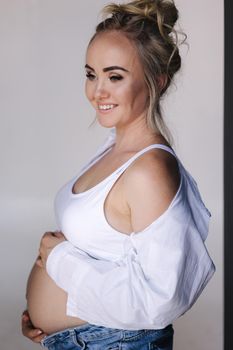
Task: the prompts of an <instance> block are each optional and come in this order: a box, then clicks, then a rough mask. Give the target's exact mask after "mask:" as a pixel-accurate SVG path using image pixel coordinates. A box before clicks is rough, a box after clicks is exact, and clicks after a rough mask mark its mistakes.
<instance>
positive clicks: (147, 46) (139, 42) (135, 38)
mask: <svg viewBox="0 0 233 350" xmlns="http://www.w3.org/2000/svg"><path fill="white" fill-rule="evenodd" d="M102 13H103V16H104V18H105V19H104V20H103V21H102V22H100V23H99V24H98V25H97V27H96V32H95V34H94V36H93V37H92V38H91V40H90V42H89V45H90V43H91V42H92V41H93V40H94V39H95V37H96V36H97V35H99V34H100V33H103V32H107V31H112V30H116V31H120V32H122V33H123V34H124V35H125V36H126V37H127V38H128V39H129V40H130V41H131V42H132V43H134V45H135V48H136V50H137V53H138V56H139V59H140V61H141V64H142V68H143V71H144V76H145V82H146V84H147V87H148V91H149V106H148V111H147V124H148V126H149V127H150V128H151V129H152V130H154V131H155V132H157V131H159V132H160V133H161V134H162V135H163V136H164V137H165V138H166V139H167V141H168V142H170V143H171V142H172V137H171V134H170V132H169V130H168V128H167V126H166V124H165V122H164V120H163V117H162V112H161V107H160V98H161V96H162V95H163V94H164V93H165V91H166V90H167V88H168V87H169V86H170V83H171V81H172V79H173V76H174V74H175V73H176V72H177V71H178V70H179V69H180V66H181V58H180V54H179V48H178V32H177V31H176V30H175V29H174V25H175V23H176V21H177V19H178V10H177V8H176V6H175V4H174V1H173V0H138V1H132V2H129V3H125V4H115V3H111V4H109V5H106V6H105V7H104V8H103V10H102ZM184 36H185V35H184ZM185 38H186V36H185ZM184 40H185V39H184ZM184 40H183V41H184ZM161 78H162V81H163V84H162V86H161Z"/></svg>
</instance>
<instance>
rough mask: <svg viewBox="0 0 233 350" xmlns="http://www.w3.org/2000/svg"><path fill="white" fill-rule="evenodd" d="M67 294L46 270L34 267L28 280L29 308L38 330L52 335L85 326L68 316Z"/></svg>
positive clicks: (80, 321) (83, 322) (79, 320)
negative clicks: (70, 328)
mask: <svg viewBox="0 0 233 350" xmlns="http://www.w3.org/2000/svg"><path fill="white" fill-rule="evenodd" d="M66 301H67V294H66V292H65V291H64V290H62V289H61V288H59V287H58V286H57V285H56V284H55V283H54V282H53V280H52V279H51V278H50V277H49V275H48V274H47V272H46V270H45V269H42V268H40V267H38V266H37V265H34V266H33V268H32V271H31V273H30V275H29V278H28V285H27V307H28V312H29V315H30V318H31V321H32V323H33V325H34V327H36V328H40V329H42V330H43V331H44V332H45V333H47V334H51V333H54V332H57V331H60V330H63V329H66V328H69V327H74V326H79V325H82V324H85V323H86V321H83V320H81V319H79V318H76V317H70V316H66Z"/></svg>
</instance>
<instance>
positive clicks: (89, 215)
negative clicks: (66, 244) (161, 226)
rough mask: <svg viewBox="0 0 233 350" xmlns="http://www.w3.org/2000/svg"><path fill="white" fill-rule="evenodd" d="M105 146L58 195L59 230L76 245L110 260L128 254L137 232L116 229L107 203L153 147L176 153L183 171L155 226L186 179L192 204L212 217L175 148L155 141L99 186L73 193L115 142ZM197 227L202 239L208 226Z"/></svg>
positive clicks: (178, 196) (176, 201) (174, 202)
mask: <svg viewBox="0 0 233 350" xmlns="http://www.w3.org/2000/svg"><path fill="white" fill-rule="evenodd" d="M106 146H107V148H106ZM106 146H105V147H104V148H105V149H104V150H103V149H102V148H101V150H100V152H98V153H97V155H96V156H95V157H94V158H93V159H91V161H90V162H89V163H88V164H87V165H86V166H84V167H83V169H82V170H81V171H80V173H79V174H78V175H77V176H76V177H75V178H73V179H72V180H71V181H69V182H68V183H67V184H66V185H65V186H64V187H63V188H62V189H61V190H60V191H59V193H58V194H57V196H56V200H55V212H56V217H57V222H58V226H59V229H60V230H61V231H62V232H63V233H64V234H65V236H66V238H67V240H68V241H70V242H71V243H72V244H73V245H74V246H76V247H79V248H80V249H83V250H84V251H85V252H87V253H89V254H91V255H92V256H96V257H101V258H106V259H111V260H112V259H119V258H121V257H122V255H123V254H125V253H126V251H125V250H126V249H127V240H129V238H130V236H131V235H133V234H134V232H132V233H131V234H130V235H127V234H125V233H123V232H120V231H118V230H117V229H115V228H113V227H112V226H111V225H110V224H109V223H108V221H107V220H106V217H105V212H104V202H105V199H106V198H107V196H108V194H109V192H110V190H111V188H112V187H113V185H114V184H115V182H116V181H117V179H118V178H119V177H120V176H121V175H122V173H123V172H124V171H125V170H126V169H127V168H128V167H129V166H130V165H131V164H132V163H133V162H134V161H135V160H136V159H138V158H139V157H140V156H142V155H143V154H145V153H146V152H148V151H150V150H152V149H162V150H165V151H167V152H169V153H171V154H172V155H174V156H175V157H176V159H177V161H178V165H179V170H180V185H179V188H178V191H177V193H176V195H175V196H174V198H173V200H172V201H171V203H170V205H169V207H168V208H167V209H166V211H165V212H164V213H163V214H162V215H161V216H160V217H159V218H158V219H157V220H155V221H154V222H153V225H155V223H159V222H160V221H161V220H165V218H166V217H168V216H169V212H170V210H171V209H172V208H173V207H175V206H177V205H178V204H179V202H180V199H181V197H182V196H183V194H182V193H184V192H185V189H186V188H187V186H186V185H185V184H184V182H185V181H188V183H189V185H190V186H191V188H190V189H191V190H192V196H193V198H192V202H193V205H194V206H199V207H200V210H203V211H204V212H205V213H206V215H207V216H208V217H209V215H210V214H209V212H208V210H207V209H206V208H205V206H204V204H203V203H202V200H201V198H200V195H199V192H198V190H197V188H196V185H195V182H194V180H193V179H192V178H191V176H190V175H188V174H187V173H186V171H185V169H184V168H183V166H182V164H181V163H180V161H179V159H178V158H177V156H176V154H175V152H174V150H173V149H171V148H170V147H168V146H165V145H162V144H152V145H150V146H148V147H146V148H144V149H142V150H141V151H139V152H137V153H136V154H135V155H134V156H133V157H131V158H130V159H129V160H128V161H126V162H125V163H124V164H122V165H121V166H120V167H119V168H117V169H116V170H115V171H114V172H113V173H112V174H110V175H109V176H107V177H106V178H105V179H104V180H103V181H101V182H100V183H98V184H97V185H95V186H93V187H92V188H90V189H88V190H86V191H84V192H81V193H77V194H76V193H73V187H74V184H75V182H76V181H77V180H78V178H79V177H80V176H81V175H82V174H84V173H85V172H86V171H87V170H88V169H89V168H91V167H92V166H93V165H94V164H95V163H96V162H98V161H99V160H100V159H101V158H102V157H103V156H104V155H105V154H107V153H108V152H109V151H110V149H111V147H112V144H110V145H108V144H107V145H106ZM99 153H100V154H99ZM196 201H198V203H197V204H195V202H196ZM200 204H201V205H200ZM149 226H150V225H149ZM198 226H200V232H201V233H202V232H203V239H205V237H204V235H205V234H204V231H206V227H204V229H203V228H202V227H201V226H202V225H199V223H198ZM146 229H147V228H145V230H146Z"/></svg>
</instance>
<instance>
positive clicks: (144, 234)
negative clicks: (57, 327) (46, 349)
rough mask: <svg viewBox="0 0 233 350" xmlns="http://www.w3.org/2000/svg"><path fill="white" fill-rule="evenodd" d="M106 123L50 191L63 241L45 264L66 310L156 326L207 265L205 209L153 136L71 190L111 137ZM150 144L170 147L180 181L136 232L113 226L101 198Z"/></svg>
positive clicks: (183, 303) (129, 325) (171, 315)
mask: <svg viewBox="0 0 233 350" xmlns="http://www.w3.org/2000/svg"><path fill="white" fill-rule="evenodd" d="M114 138H115V133H114V130H113V131H111V132H110V135H109V137H108V138H107V140H106V142H105V143H104V145H103V146H101V147H100V148H99V149H98V151H97V153H96V155H95V156H94V157H93V158H92V159H91V161H90V162H88V164H87V165H86V166H85V167H83V169H82V170H81V172H80V173H79V175H78V176H76V177H75V178H73V179H72V180H71V181H70V182H68V183H67V184H66V185H65V186H64V187H63V188H62V189H61V190H60V191H59V192H58V194H57V196H56V201H55V210H56V216H57V222H58V226H59V229H60V230H61V231H62V232H63V233H64V234H65V236H66V239H67V241H65V242H62V243H60V244H59V245H57V246H56V247H55V248H54V249H53V250H52V252H51V253H50V255H49V257H48V260H47V266H46V268H47V272H48V274H49V275H50V277H51V278H52V279H53V280H54V281H55V282H56V283H57V285H58V286H59V287H61V288H62V289H64V290H65V291H66V292H67V294H68V299H67V315H69V316H74V317H79V318H81V319H83V320H85V321H87V322H89V323H92V324H96V325H99V326H105V327H109V328H118V329H128V330H138V329H161V328H164V327H166V326H167V325H168V324H170V323H172V322H173V321H174V320H175V319H177V318H178V317H179V316H181V315H182V314H184V313H185V312H186V311H187V310H188V309H189V308H190V307H191V306H192V305H193V304H194V302H195V301H196V300H197V298H198V297H199V295H200V294H201V292H202V290H203V289H204V287H205V286H206V284H207V282H208V281H209V280H210V278H211V277H212V275H213V273H214V271H215V267H214V264H213V262H212V260H211V259H210V257H209V254H208V252H207V250H206V247H205V244H204V241H205V239H206V237H207V234H208V225H209V219H210V213H209V211H208V209H207V208H206V207H205V205H204V203H203V201H202V199H201V196H200V193H199V191H198V188H197V184H196V182H195V181H194V179H193V178H192V176H191V175H190V174H189V173H188V172H187V170H186V169H185V168H184V167H183V165H182V164H181V162H180V161H179V159H178V158H177V156H176V154H175V152H174V151H173V150H172V149H171V148H169V147H166V146H164V145H160V144H154V145H151V146H149V147H146V148H145V149H143V150H141V151H140V152H138V153H137V154H135V155H134V156H133V157H132V158H130V159H129V160H128V161H127V162H126V163H124V164H123V165H122V166H121V167H119V168H118V169H116V171H114V172H113V173H112V174H111V175H110V176H108V177H107V178H106V179H104V180H103V181H101V182H100V183H99V184H97V185H96V186H94V187H92V188H91V189H89V190H87V191H85V192H82V193H79V194H74V193H73V191H72V190H73V185H74V183H75V182H76V180H77V179H78V177H79V176H81V175H82V174H83V173H84V172H85V171H86V170H87V169H89V168H90V167H91V166H92V165H93V164H94V163H95V162H97V161H98V160H99V159H100V158H101V157H103V155H104V154H106V153H107V152H108V151H109V149H111V146H112V145H113V144H114ZM152 148H162V149H164V150H166V151H168V152H170V153H172V154H173V155H174V156H175V157H176V159H177V161H178V164H179V170H180V186H179V189H178V191H177V193H176V195H175V197H174V198H173V200H172V202H171V203H170V205H169V207H168V208H167V210H165V212H164V213H163V214H162V215H161V216H160V217H159V218H157V219H156V220H155V221H154V222H152V223H151V224H150V225H149V226H147V227H146V228H145V229H144V230H142V231H141V232H137V233H134V232H132V233H131V234H130V235H126V234H123V233H122V232H119V231H117V230H116V229H114V228H113V227H112V226H111V225H110V224H109V223H108V222H107V220H106V218H105V215H104V201H105V199H106V196H107V194H108V193H109V191H110V189H111V187H112V186H113V184H114V183H115V182H116V181H117V179H118V178H119V176H120V175H121V174H122V173H123V172H124V171H125V170H126V169H127V167H128V166H129V165H130V164H131V163H132V162H133V161H134V160H135V159H137V158H138V157H139V156H141V155H143V154H144V153H145V152H146V151H148V150H150V149H152Z"/></svg>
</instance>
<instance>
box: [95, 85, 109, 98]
mask: <svg viewBox="0 0 233 350" xmlns="http://www.w3.org/2000/svg"><path fill="white" fill-rule="evenodd" d="M109 95H110V94H109V91H108V90H107V88H106V86H104V84H103V83H100V82H99V83H98V84H97V85H96V89H95V99H96V100H103V99H105V98H108V97H109Z"/></svg>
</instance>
